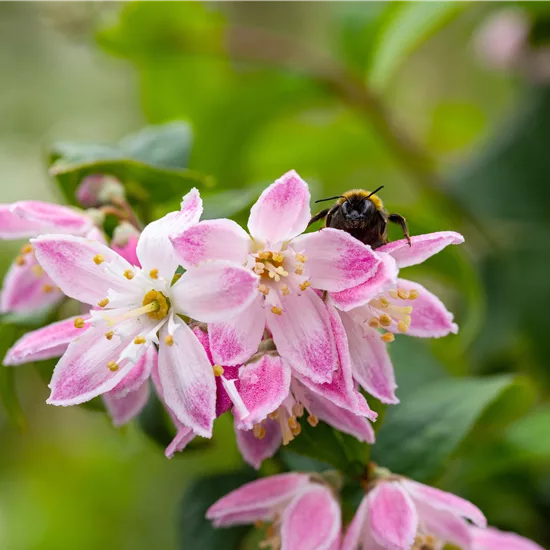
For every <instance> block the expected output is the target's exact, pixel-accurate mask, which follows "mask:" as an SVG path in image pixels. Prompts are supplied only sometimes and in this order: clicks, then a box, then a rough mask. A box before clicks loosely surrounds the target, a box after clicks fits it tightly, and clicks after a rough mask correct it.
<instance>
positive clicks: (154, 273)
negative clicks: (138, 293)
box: [149, 269, 159, 279]
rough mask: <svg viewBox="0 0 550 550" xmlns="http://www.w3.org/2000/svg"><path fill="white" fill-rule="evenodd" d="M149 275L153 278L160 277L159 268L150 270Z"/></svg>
mask: <svg viewBox="0 0 550 550" xmlns="http://www.w3.org/2000/svg"><path fill="white" fill-rule="evenodd" d="M149 277H151V279H158V278H159V270H158V269H151V271H149Z"/></svg>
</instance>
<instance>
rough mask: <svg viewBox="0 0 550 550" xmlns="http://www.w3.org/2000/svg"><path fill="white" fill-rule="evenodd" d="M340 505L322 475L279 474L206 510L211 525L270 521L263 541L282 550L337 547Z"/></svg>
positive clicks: (227, 497)
mask: <svg viewBox="0 0 550 550" xmlns="http://www.w3.org/2000/svg"><path fill="white" fill-rule="evenodd" d="M340 516H341V512H340V504H339V503H338V501H337V500H336V498H335V497H334V495H333V493H332V490H331V489H330V487H328V486H327V485H325V484H324V483H323V482H322V479H321V478H312V477H311V476H309V475H308V474H298V473H289V474H280V475H274V476H271V477H266V478H263V479H258V480H256V481H253V482H251V483H247V484H246V485H243V486H242V487H240V488H239V489H236V490H235V491H232V492H231V493H229V494H228V495H226V496H224V497H223V498H221V499H220V500H218V501H217V502H216V503H215V504H214V505H212V506H211V507H210V508H209V509H208V511H207V512H206V517H207V518H208V519H210V520H211V521H212V522H213V524H214V526H215V527H228V526H231V525H246V524H251V523H255V524H261V523H263V522H269V523H271V525H269V526H268V528H267V530H266V536H267V539H266V540H265V541H264V543H262V544H263V546H264V547H265V546H270V547H271V548H280V549H281V550H337V549H338V547H339V543H340V529H341V518H340Z"/></svg>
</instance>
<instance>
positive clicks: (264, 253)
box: [258, 250, 271, 260]
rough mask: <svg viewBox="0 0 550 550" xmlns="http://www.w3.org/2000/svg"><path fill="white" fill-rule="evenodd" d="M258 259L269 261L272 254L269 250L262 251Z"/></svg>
mask: <svg viewBox="0 0 550 550" xmlns="http://www.w3.org/2000/svg"><path fill="white" fill-rule="evenodd" d="M258 258H259V259H260V260H269V259H271V252H269V251H268V250H262V251H261V252H259V253H258Z"/></svg>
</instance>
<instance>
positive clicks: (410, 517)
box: [341, 468, 487, 550]
mask: <svg viewBox="0 0 550 550" xmlns="http://www.w3.org/2000/svg"><path fill="white" fill-rule="evenodd" d="M469 522H472V523H473V524H474V525H478V526H480V527H486V525H487V522H486V520H485V516H484V515H483V513H482V512H481V511H480V510H479V509H478V508H477V507H476V506H474V505H473V504H472V503H470V502H468V501H467V500H464V499H462V498H460V497H457V496H455V495H453V494H451V493H446V492H444V491H440V490H439V489H434V488H433V487H429V486H427V485H423V484H422V483H417V482H416V481H412V480H410V479H406V478H403V477H401V476H396V475H393V474H391V473H389V472H387V471H386V470H384V469H383V468H376V469H375V470H374V480H373V481H372V482H371V483H370V486H369V488H368V492H367V494H366V495H365V497H364V498H363V500H362V501H361V504H360V505H359V508H358V509H357V512H356V513H355V517H354V518H353V521H352V522H351V524H350V526H349V528H348V530H347V533H346V536H345V538H344V542H343V544H342V547H341V550H359V549H360V548H363V549H366V548H368V549H372V550H383V549H385V550H412V549H413V548H415V549H416V548H424V546H423V545H425V547H427V548H434V549H442V548H443V547H444V546H445V544H446V543H450V544H454V545H456V546H458V547H460V548H461V549H462V550H472V548H473V547H472V536H471V531H470V523H469Z"/></svg>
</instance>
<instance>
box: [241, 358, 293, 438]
mask: <svg viewBox="0 0 550 550" xmlns="http://www.w3.org/2000/svg"><path fill="white" fill-rule="evenodd" d="M239 378H240V386H239V393H240V394H241V397H242V399H243V401H244V404H245V405H246V408H247V409H248V413H249V414H248V416H247V417H246V418H242V417H241V415H240V414H239V413H238V412H236V414H235V418H236V422H237V426H238V427H239V429H247V430H250V429H252V427H253V426H254V424H257V423H258V422H260V421H262V420H263V419H264V418H265V417H266V416H267V415H268V414H269V413H271V412H273V411H275V410H276V409H278V408H279V406H280V405H281V403H282V402H283V401H284V400H285V398H286V397H287V396H288V392H289V390H290V367H289V366H288V364H287V362H286V361H284V360H283V359H282V358H281V357H279V356H272V355H263V356H262V358H261V359H259V360H258V361H255V362H254V363H250V364H248V365H246V366H244V367H241V368H240V370H239Z"/></svg>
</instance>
